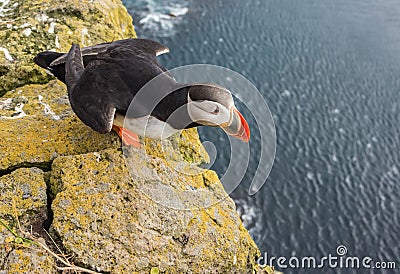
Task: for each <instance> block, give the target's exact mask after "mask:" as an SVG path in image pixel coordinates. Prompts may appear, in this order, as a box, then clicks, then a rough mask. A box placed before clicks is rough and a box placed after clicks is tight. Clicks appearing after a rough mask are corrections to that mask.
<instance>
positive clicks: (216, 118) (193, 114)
mask: <svg viewBox="0 0 400 274" xmlns="http://www.w3.org/2000/svg"><path fill="white" fill-rule="evenodd" d="M216 108H218V109H219V112H218V113H217V114H213V113H212V112H213V111H214V110H215V109H216ZM187 109H188V113H189V116H190V119H191V120H192V121H194V122H198V123H201V124H206V125H213V126H219V125H222V124H226V123H229V122H230V116H231V115H230V111H229V110H228V109H227V108H226V107H225V106H223V105H221V104H220V103H217V102H213V101H201V102H196V101H191V102H189V103H188V107H187Z"/></svg>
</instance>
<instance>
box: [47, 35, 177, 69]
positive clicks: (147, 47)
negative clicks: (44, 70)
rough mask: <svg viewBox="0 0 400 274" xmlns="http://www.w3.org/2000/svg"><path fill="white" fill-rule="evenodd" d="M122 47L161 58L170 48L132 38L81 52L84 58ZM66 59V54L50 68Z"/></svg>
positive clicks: (52, 63)
mask: <svg viewBox="0 0 400 274" xmlns="http://www.w3.org/2000/svg"><path fill="white" fill-rule="evenodd" d="M120 46H128V47H130V48H132V49H137V50H140V51H143V52H145V53H147V54H150V55H154V56H159V55H161V54H164V53H168V52H169V49H168V47H166V46H164V45H163V44H161V43H158V42H156V41H153V40H149V39H137V38H130V39H124V40H118V41H115V42H109V43H102V44H98V45H94V46H89V47H85V48H82V50H81V52H82V56H88V55H99V54H102V53H105V52H107V51H109V50H112V49H115V48H117V47H120ZM66 59H67V54H64V55H62V56H60V57H58V58H57V59H55V60H54V61H53V62H51V63H50V66H56V65H59V64H62V63H65V62H66Z"/></svg>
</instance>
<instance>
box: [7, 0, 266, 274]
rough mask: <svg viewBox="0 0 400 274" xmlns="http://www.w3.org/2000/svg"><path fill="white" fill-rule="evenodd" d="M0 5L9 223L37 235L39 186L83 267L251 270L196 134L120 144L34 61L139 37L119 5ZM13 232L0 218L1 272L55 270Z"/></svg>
mask: <svg viewBox="0 0 400 274" xmlns="http://www.w3.org/2000/svg"><path fill="white" fill-rule="evenodd" d="M0 5H1V9H0V19H1V20H0V36H1V37H2V42H1V44H0V96H2V95H3V97H1V98H0V190H1V193H0V218H2V219H4V221H5V222H7V224H8V225H9V226H10V227H11V228H12V229H14V230H17V227H18V225H17V223H16V216H18V219H19V220H20V221H21V224H22V228H23V229H24V230H25V231H30V227H31V226H32V229H33V232H35V233H37V232H40V231H43V230H42V225H43V221H44V220H46V218H47V214H48V212H47V210H48V206H49V205H48V204H47V196H46V191H47V192H48V193H49V194H50V202H51V200H52V199H54V202H53V204H52V208H53V210H54V220H53V224H52V226H51V231H53V230H55V231H56V233H57V234H58V235H59V236H60V239H61V242H60V243H62V246H60V247H61V249H62V250H65V251H66V252H67V253H69V254H70V255H74V261H75V262H77V263H79V264H82V265H85V266H88V267H90V268H93V269H96V270H100V271H110V272H112V273H137V272H139V273H149V272H150V273H203V272H209V273H252V272H253V271H254V270H255V269H257V270H258V267H257V266H256V265H255V261H256V260H255V257H256V256H258V255H259V250H258V249H257V247H256V245H255V244H254V242H253V241H252V239H251V238H250V236H249V234H248V232H247V231H246V230H245V229H244V228H243V225H242V223H241V221H240V219H239V218H238V215H237V213H236V211H235V205H234V203H233V202H232V200H231V199H230V198H229V197H228V196H227V194H226V193H225V192H224V189H223V187H222V185H221V183H220V182H219V181H218V178H217V176H216V174H215V173H214V172H212V171H208V170H203V169H201V168H199V166H200V165H201V164H202V163H207V162H208V161H209V157H208V154H207V152H206V151H205V149H204V147H203V146H202V144H201V142H200V140H199V137H198V134H197V131H196V130H195V129H191V130H185V131H183V132H182V133H180V134H175V135H174V136H172V137H171V138H169V139H168V140H166V141H165V142H160V141H156V140H150V139H141V142H142V143H143V148H142V149H139V150H138V149H133V148H122V146H121V141H120V140H119V138H118V137H117V136H116V134H115V133H109V134H99V133H97V132H94V131H93V130H92V129H90V128H89V127H87V126H85V125H84V124H83V123H82V122H81V121H80V120H79V119H78V118H77V117H76V115H75V114H74V113H73V112H72V110H71V107H70V105H69V101H68V96H67V92H66V88H65V85H64V84H62V83H61V82H59V81H57V80H54V79H52V78H51V77H50V76H48V75H47V74H45V73H44V71H43V70H42V69H40V68H38V67H37V66H36V65H34V64H33V62H32V58H33V57H34V56H35V55H36V54H37V53H38V52H40V51H43V50H51V49H54V50H57V51H67V50H68V48H69V47H70V45H71V43H72V42H78V43H79V44H81V45H82V46H87V45H91V44H96V43H100V42H106V41H112V40H118V39H123V38H128V37H135V32H134V30H133V26H132V23H131V21H132V18H131V17H130V16H129V15H128V13H127V11H126V9H125V8H124V7H123V5H122V4H121V2H120V0H102V1H92V0H67V1H55V0H32V1H18V0H9V1H3V2H2V3H1V4H0ZM33 166H35V167H39V168H41V169H42V170H45V171H48V172H43V171H42V170H41V169H38V168H32V167H33ZM24 167H30V168H24ZM45 174H46V175H45ZM49 174H50V179H49V177H48V176H47V175H49ZM44 178H46V180H45V179H44ZM45 181H46V182H47V183H48V186H47V187H48V188H49V189H46V183H45ZM14 204H15V207H14ZM50 213H51V211H50ZM50 220H51V218H50ZM55 236H56V235H55ZM7 237H8V238H7ZM9 237H10V233H9V231H8V230H7V229H6V228H5V227H3V226H2V225H0V273H1V274H3V273H57V270H56V269H55V261H54V259H53V258H51V257H48V256H47V255H46V254H44V253H42V252H40V251H39V250H37V249H30V248H22V247H19V248H15V247H16V246H15V245H13V246H12V248H11V249H10V245H9V244H7V243H8V242H9V241H10V238H9ZM7 239H8V241H7ZM11 240H12V239H11ZM57 243H58V242H57ZM56 252H57V253H58V251H56ZM264 271H266V273H272V272H271V269H269V268H267V269H265V270H264ZM262 273H264V272H262Z"/></svg>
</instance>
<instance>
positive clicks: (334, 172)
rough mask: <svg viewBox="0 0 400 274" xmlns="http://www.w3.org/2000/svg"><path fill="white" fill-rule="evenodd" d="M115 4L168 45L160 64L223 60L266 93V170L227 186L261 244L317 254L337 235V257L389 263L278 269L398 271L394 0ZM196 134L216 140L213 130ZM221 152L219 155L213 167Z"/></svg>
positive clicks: (399, 67)
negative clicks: (272, 151) (271, 143)
mask: <svg viewBox="0 0 400 274" xmlns="http://www.w3.org/2000/svg"><path fill="white" fill-rule="evenodd" d="M124 3H125V5H126V6H127V7H128V9H129V11H130V12H131V14H132V15H133V17H134V23H135V25H136V31H137V33H138V35H139V36H140V37H146V38H152V39H156V40H158V41H160V42H162V43H164V44H166V45H167V46H168V47H169V48H170V50H171V52H170V53H169V54H168V55H165V56H162V57H160V61H161V62H162V63H163V65H165V66H166V67H168V68H174V67H177V66H181V65H186V64H196V63H207V64H215V65H220V66H224V67H227V68H230V69H232V70H235V71H237V72H239V73H241V74H243V75H244V76H245V77H247V78H248V79H249V80H250V81H252V82H253V83H254V84H255V85H256V86H257V87H258V89H259V90H260V91H261V92H262V94H263V96H264V98H265V99H266V101H267V102H268V105H269V107H270V109H271V112H272V114H273V116H274V120H275V125H276V130H277V138H278V143H277V152H276V160H275V164H274V166H273V169H272V172H271V174H270V177H269V178H268V181H267V183H266V184H265V185H264V186H263V188H262V189H261V191H260V192H259V193H257V194H256V195H255V196H248V195H247V189H248V181H249V178H248V177H249V176H251V174H252V172H251V170H250V172H249V173H248V174H247V176H246V177H245V179H244V182H243V183H242V184H241V185H240V186H239V188H238V189H237V190H236V191H235V192H234V193H232V195H231V196H232V197H233V198H235V200H236V201H237V204H238V208H239V211H240V212H241V213H242V217H243V219H244V222H245V224H246V226H247V228H248V229H249V231H250V233H251V235H252V236H253V238H254V240H255V241H256V242H257V244H258V246H259V247H260V249H261V250H262V252H265V251H268V255H269V256H276V257H278V256H284V257H286V258H289V257H291V256H296V257H299V258H301V257H303V256H315V257H316V258H321V257H324V256H328V255H329V254H332V255H337V253H336V248H337V247H338V246H339V245H345V246H346V247H347V250H348V253H347V256H358V257H360V258H362V257H363V256H370V257H372V258H373V259H374V261H379V260H381V261H395V262H396V264H397V271H394V270H378V269H374V270H366V269H363V270H361V269H358V270H354V269H344V268H341V269H339V268H336V269H329V268H325V269H324V270H321V269H319V270H310V269H294V270H293V269H282V268H281V269H280V270H282V271H284V272H285V273H400V261H399V257H400V149H399V148H400V2H399V1H394V0H385V1H373V0H334V1H325V0H299V1H297V0H264V1H263V0H247V1H241V0H204V1H194V0H176V1H172V0H170V1H156V0H153V1H150V0H149V1H136V0H125V1H124ZM169 14H173V15H174V16H170V15H169ZM251 128H252V130H254V128H255V124H252V125H251ZM200 133H201V136H202V138H203V140H213V141H215V142H216V143H217V146H222V147H223V142H224V138H223V137H221V136H222V135H223V133H222V132H220V131H210V130H208V129H202V130H201V131H200ZM218 142H219V143H218ZM251 142H253V144H252V143H250V144H252V145H253V146H257V138H255V139H253V140H252V141H251ZM228 161H229V159H228V158H226V157H225V156H224V154H221V155H220V157H219V158H218V162H217V163H216V165H214V168H215V169H217V171H218V172H219V173H221V172H223V171H224V169H226V165H227V163H228ZM253 164H254V165H255V164H256V163H253ZM275 266H276V265H275ZM278 269H279V267H278Z"/></svg>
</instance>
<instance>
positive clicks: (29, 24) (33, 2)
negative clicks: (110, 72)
mask: <svg viewBox="0 0 400 274" xmlns="http://www.w3.org/2000/svg"><path fill="white" fill-rule="evenodd" d="M1 6H2V9H0V19H1V20H0V37H2V41H1V44H0V96H1V95H2V94H4V93H5V92H6V91H8V90H11V89H13V88H16V87H19V86H22V85H24V84H28V83H45V82H47V81H48V80H49V76H48V75H46V73H45V72H44V71H43V70H42V69H39V68H38V67H36V66H33V65H32V58H33V57H34V56H35V55H36V54H37V53H38V52H40V51H44V50H57V51H66V50H67V49H68V48H69V47H70V45H71V43H72V42H79V43H80V44H81V45H82V46H87V45H91V44H96V43H100V42H105V41H112V40H119V39H123V38H129V37H134V36H135V31H134V29H133V26H132V18H131V16H130V15H129V14H128V13H127V11H126V9H125V7H124V6H123V5H122V3H121V1H120V0H107V1H90V0H67V1H56V0H30V1H18V0H10V1H5V2H3V3H2V5H1Z"/></svg>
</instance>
